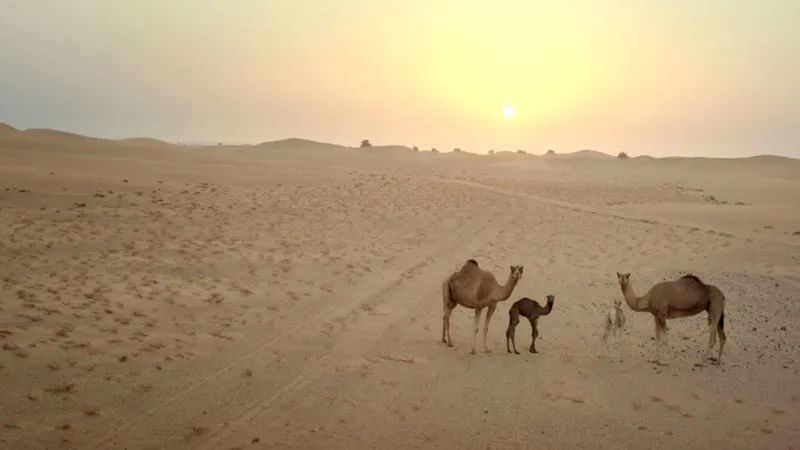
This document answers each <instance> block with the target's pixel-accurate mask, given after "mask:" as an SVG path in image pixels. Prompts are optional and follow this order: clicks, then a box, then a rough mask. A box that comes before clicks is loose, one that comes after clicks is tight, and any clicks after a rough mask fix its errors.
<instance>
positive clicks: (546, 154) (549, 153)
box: [544, 149, 556, 156]
mask: <svg viewBox="0 0 800 450" xmlns="http://www.w3.org/2000/svg"><path fill="white" fill-rule="evenodd" d="M544 155H545V156H556V152H555V150H553V149H550V150H548V151H547V153H545V154H544Z"/></svg>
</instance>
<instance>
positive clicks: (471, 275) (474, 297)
mask: <svg viewBox="0 0 800 450" xmlns="http://www.w3.org/2000/svg"><path fill="white" fill-rule="evenodd" d="M522 271H523V267H522V266H511V271H510V272H509V274H508V281H506V284H504V285H500V284H498V283H497V280H496V279H495V277H494V275H492V274H491V272H488V271H485V270H483V269H481V268H480V267H478V263H477V262H476V261H475V260H474V259H470V260H468V261H467V262H466V263H465V264H464V265H463V266H461V269H459V270H457V271H456V272H455V273H453V274H452V275H450V276H449V277H447V280H445V282H444V283H443V284H442V298H443V302H444V317H443V318H442V342H444V343H445V344H447V346H448V347H453V340H452V339H451V338H450V314H451V313H452V312H453V309H454V308H455V307H456V306H457V305H461V306H463V307H465V308H469V309H474V310H475V332H474V334H473V336H472V352H471V353H472V354H473V355H474V354H475V341H476V340H477V339H478V327H479V324H480V320H481V311H483V308H489V309H488V310H487V312H486V321H485V322H484V325H483V351H484V352H486V353H489V348H488V347H487V345H486V333H487V332H488V331H489V321H490V320H491V319H492V314H494V310H495V309H496V308H497V303H498V302H502V301H504V300H506V299H508V297H510V296H511V293H512V292H513V291H514V287H516V285H517V282H518V281H519V280H520V278H522Z"/></svg>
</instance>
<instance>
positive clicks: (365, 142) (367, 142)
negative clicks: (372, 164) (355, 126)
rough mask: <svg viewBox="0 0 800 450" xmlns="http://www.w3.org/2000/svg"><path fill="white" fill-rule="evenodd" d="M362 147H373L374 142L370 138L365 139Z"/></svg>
mask: <svg viewBox="0 0 800 450" xmlns="http://www.w3.org/2000/svg"><path fill="white" fill-rule="evenodd" d="M361 147H362V148H364V147H372V142H370V141H369V139H364V140H363V141H361Z"/></svg>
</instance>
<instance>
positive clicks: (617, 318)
mask: <svg viewBox="0 0 800 450" xmlns="http://www.w3.org/2000/svg"><path fill="white" fill-rule="evenodd" d="M624 329H625V312H624V311H623V310H622V300H614V309H612V310H611V311H609V312H608V314H606V321H605V331H604V332H603V342H606V341H607V340H608V335H609V334H612V333H613V334H614V338H615V339H616V337H617V333H618V332H619V333H621V332H622V331H624Z"/></svg>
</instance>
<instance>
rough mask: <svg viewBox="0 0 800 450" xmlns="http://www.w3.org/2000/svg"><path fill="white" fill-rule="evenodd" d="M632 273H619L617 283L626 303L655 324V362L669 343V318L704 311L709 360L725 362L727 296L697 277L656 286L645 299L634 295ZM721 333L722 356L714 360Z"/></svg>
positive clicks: (686, 277)
mask: <svg viewBox="0 0 800 450" xmlns="http://www.w3.org/2000/svg"><path fill="white" fill-rule="evenodd" d="M630 276H631V274H630V273H619V272H617V281H618V282H619V285H620V287H621V288H622V295H623V297H624V298H625V302H626V303H627V304H628V306H629V307H630V308H631V309H632V310H634V311H647V312H649V313H650V314H652V315H653V318H654V319H655V323H656V358H655V361H656V363H658V362H659V360H660V356H661V345H662V337H663V343H664V344H665V345H667V346H669V343H668V341H667V319H676V318H679V317H689V316H694V315H696V314H699V313H701V312H703V311H707V312H708V334H709V336H708V348H707V349H706V358H708V359H710V360H711V361H713V364H720V363H721V362H722V349H723V347H725V296H724V295H723V294H722V291H720V290H719V289H718V288H717V287H716V286H713V285H710V284H705V283H703V282H702V281H701V280H700V279H699V278H697V277H696V276H694V275H691V274H689V275H684V276H682V277H680V278H678V279H677V280H673V281H662V282H661V283H656V284H655V285H653V287H651V288H650V290H649V291H648V292H647V294H645V295H644V296H642V297H638V296H637V295H636V293H635V292H633V287H632V286H631V283H630ZM717 334H719V356H717V358H716V359H715V358H713V357H712V356H711V350H712V349H713V348H714V345H715V344H716V338H717Z"/></svg>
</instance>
